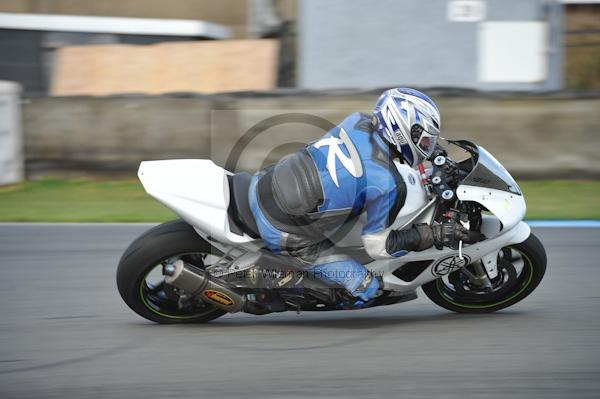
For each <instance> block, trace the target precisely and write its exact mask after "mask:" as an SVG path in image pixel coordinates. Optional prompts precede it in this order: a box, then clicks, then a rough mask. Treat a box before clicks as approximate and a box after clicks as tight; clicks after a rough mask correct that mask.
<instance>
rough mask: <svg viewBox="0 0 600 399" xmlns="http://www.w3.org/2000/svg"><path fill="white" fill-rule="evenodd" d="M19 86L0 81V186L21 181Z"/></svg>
mask: <svg viewBox="0 0 600 399" xmlns="http://www.w3.org/2000/svg"><path fill="white" fill-rule="evenodd" d="M20 97H21V86H20V85H19V84H17V83H14V82H6V81H0V185H3V184H11V183H18V182H20V181H23V177H24V166H23V134H22V131H21V104H20Z"/></svg>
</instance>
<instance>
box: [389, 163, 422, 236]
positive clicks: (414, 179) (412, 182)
mask: <svg viewBox="0 0 600 399" xmlns="http://www.w3.org/2000/svg"><path fill="white" fill-rule="evenodd" d="M394 163H395V164H396V168H397V169H398V172H399V173H400V175H402V179H403V180H404V184H405V185H406V200H405V201H404V206H402V209H401V210H400V212H399V213H398V216H397V217H396V220H395V222H394V224H393V225H392V228H399V227H402V226H404V225H405V224H406V223H407V222H408V221H409V220H410V219H412V218H413V217H414V216H415V214H416V213H417V212H419V211H420V210H421V209H423V207H424V206H425V204H426V203H427V193H426V192H425V188H424V187H423V184H422V183H421V179H420V177H419V174H418V173H417V171H415V170H414V169H413V168H411V167H410V166H408V165H404V164H401V163H399V162H394Z"/></svg>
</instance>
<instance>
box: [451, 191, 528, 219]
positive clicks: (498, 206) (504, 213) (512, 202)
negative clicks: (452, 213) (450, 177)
mask: <svg viewBox="0 0 600 399" xmlns="http://www.w3.org/2000/svg"><path fill="white" fill-rule="evenodd" d="M456 191H457V193H456V194H457V196H458V199H459V200H461V201H474V202H477V203H479V204H481V205H483V206H485V207H486V208H487V209H488V210H489V211H490V212H492V213H493V214H494V215H496V217H497V218H498V219H500V221H501V222H502V225H503V227H504V229H505V230H508V229H511V228H512V227H513V226H515V225H516V224H517V223H519V222H520V221H521V220H523V218H524V217H525V211H526V210H527V207H526V205H525V199H524V198H523V196H522V195H518V194H513V193H509V192H506V191H501V190H495V189H492V188H486V187H475V186H466V185H460V186H458V189H457V190H456Z"/></svg>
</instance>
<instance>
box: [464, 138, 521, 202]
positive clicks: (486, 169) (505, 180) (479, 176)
mask: <svg viewBox="0 0 600 399" xmlns="http://www.w3.org/2000/svg"><path fill="white" fill-rule="evenodd" d="M477 148H478V150H479V158H478V160H477V164H476V165H475V167H474V168H473V170H472V171H471V173H469V174H468V175H467V177H465V179H464V180H463V181H462V184H466V185H469V186H477V187H488V188H493V189H496V190H502V191H508V192H510V193H513V194H518V195H522V193H521V189H520V188H519V186H518V185H517V182H515V179H513V177H512V176H511V175H510V173H508V171H507V170H506V169H505V168H504V166H502V164H501V163H500V162H498V161H497V160H496V158H494V157H493V155H492V154H490V153H489V152H487V151H486V150H485V148H483V147H479V146H477Z"/></svg>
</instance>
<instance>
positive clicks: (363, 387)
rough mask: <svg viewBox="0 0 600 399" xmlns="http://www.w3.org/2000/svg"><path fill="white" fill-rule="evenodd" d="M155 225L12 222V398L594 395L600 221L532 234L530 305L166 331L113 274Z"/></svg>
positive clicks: (2, 245)
mask: <svg viewBox="0 0 600 399" xmlns="http://www.w3.org/2000/svg"><path fill="white" fill-rule="evenodd" d="M146 228H147V227H145V226H58V225H56V226H53V225H49V226H35V225H22V226H13V225H1V226H0V309H1V313H0V314H1V318H0V398H58V397H60V398H96V397H98V398H116V397H119V398H167V397H188V398H192V397H193V398H234V397H260V398H307V397H309V398H311V399H312V398H320V397H336V398H347V397H357V398H371V397H374V398H381V397H388V398H430V397H436V398H511V399H514V398H544V399H549V398H561V399H562V398H598V397H600V286H599V283H600V264H599V257H600V249H599V244H600V229H534V232H535V233H536V234H538V236H539V237H540V238H541V240H542V242H543V243H544V244H545V245H546V247H547V251H548V259H549V265H548V273H547V275H546V279H545V280H544V281H543V283H542V285H541V286H540V287H539V288H538V290H537V291H536V292H534V293H533V294H532V295H531V296H530V297H529V298H527V299H526V300H524V301H523V302H521V303H519V304H517V305H515V306H514V307H512V308H510V309H507V310H505V311H502V312H498V313H495V314H490V315H475V316H472V315H470V316H469V315H459V314H454V313H451V312H448V311H446V310H444V309H441V308H438V307H436V306H435V305H434V304H433V303H431V302H429V300H428V299H427V298H426V297H425V296H424V295H422V294H421V295H420V298H419V299H418V300H416V301H412V302H408V303H404V304H398V305H393V306H388V307H383V308H376V309H368V310H360V311H343V312H329V313H309V312H305V313H302V314H299V315H297V314H295V313H285V314H275V315H268V316H252V315H245V314H238V315H227V316H225V317H222V318H221V319H218V320H215V321H214V322H211V323H209V324H204V325H186V326H160V325H156V324H153V323H151V322H147V321H145V320H144V319H142V318H140V317H139V316H137V315H136V314H134V313H133V312H131V311H130V310H129V309H128V308H127V307H126V306H125V305H124V303H122V302H121V299H120V297H119V295H118V293H117V289H116V287H115V268H116V264H117V261H118V259H119V257H120V255H121V253H122V252H123V250H124V249H125V247H126V246H127V245H128V243H129V242H130V241H132V240H133V239H134V238H135V237H136V236H137V235H138V234H139V233H140V232H141V231H143V230H144V229H146Z"/></svg>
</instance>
